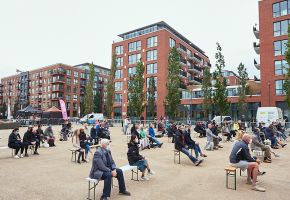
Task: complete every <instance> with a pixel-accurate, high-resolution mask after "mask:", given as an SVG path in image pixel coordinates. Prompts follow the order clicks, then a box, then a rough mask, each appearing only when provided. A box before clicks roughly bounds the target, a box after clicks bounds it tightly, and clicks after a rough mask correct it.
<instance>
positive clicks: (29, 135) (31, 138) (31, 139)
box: [23, 131, 36, 143]
mask: <svg viewBox="0 0 290 200" xmlns="http://www.w3.org/2000/svg"><path fill="white" fill-rule="evenodd" d="M35 141H36V137H35V134H34V133H32V132H31V131H26V132H25V133H24V136H23V142H28V143H31V142H35Z"/></svg>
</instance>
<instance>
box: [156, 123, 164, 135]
mask: <svg viewBox="0 0 290 200" xmlns="http://www.w3.org/2000/svg"><path fill="white" fill-rule="evenodd" d="M157 128H158V132H161V134H162V136H163V135H164V134H165V128H164V124H163V122H162V121H161V122H159V123H158V125H157Z"/></svg>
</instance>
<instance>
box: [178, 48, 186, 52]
mask: <svg viewBox="0 0 290 200" xmlns="http://www.w3.org/2000/svg"><path fill="white" fill-rule="evenodd" d="M177 50H178V51H179V52H181V53H186V49H183V48H182V47H178V48H177Z"/></svg>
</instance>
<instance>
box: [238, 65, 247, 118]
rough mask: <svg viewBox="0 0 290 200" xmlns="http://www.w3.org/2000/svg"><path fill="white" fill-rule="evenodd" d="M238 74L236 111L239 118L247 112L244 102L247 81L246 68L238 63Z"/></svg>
mask: <svg viewBox="0 0 290 200" xmlns="http://www.w3.org/2000/svg"><path fill="white" fill-rule="evenodd" d="M238 74H239V87H238V96H239V102H238V109H239V115H240V118H241V117H242V115H244V114H245V113H246V110H247V103H246V101H245V98H246V94H247V81H248V79H249V76H248V72H247V68H245V66H244V64H243V63H240V65H239V67H238Z"/></svg>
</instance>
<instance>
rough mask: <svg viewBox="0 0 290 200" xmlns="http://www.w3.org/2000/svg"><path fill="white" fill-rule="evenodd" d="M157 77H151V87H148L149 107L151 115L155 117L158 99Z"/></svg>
mask: <svg viewBox="0 0 290 200" xmlns="http://www.w3.org/2000/svg"><path fill="white" fill-rule="evenodd" d="M155 84H156V83H155V79H154V78H149V87H148V89H147V95H148V96H147V109H148V112H149V113H150V114H149V116H150V117H152V119H154V115H155V111H156V100H155V92H156V85H155Z"/></svg>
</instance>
